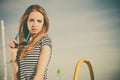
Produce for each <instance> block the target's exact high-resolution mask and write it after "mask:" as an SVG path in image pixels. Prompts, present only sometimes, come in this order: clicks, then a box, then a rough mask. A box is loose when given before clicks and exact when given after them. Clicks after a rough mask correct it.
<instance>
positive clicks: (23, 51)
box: [18, 5, 49, 60]
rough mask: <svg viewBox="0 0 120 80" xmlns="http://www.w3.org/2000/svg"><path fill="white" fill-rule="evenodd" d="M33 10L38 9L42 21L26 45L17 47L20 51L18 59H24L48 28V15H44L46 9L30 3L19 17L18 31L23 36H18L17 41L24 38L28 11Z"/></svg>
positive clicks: (26, 32) (26, 29)
mask: <svg viewBox="0 0 120 80" xmlns="http://www.w3.org/2000/svg"><path fill="white" fill-rule="evenodd" d="M33 11H38V12H40V13H41V14H42V15H43V16H44V23H43V26H42V29H41V31H40V32H38V33H37V34H36V35H35V36H34V37H33V38H32V40H31V41H29V42H28V44H27V45H25V46H24V47H20V48H19V51H18V52H19V53H20V59H21V60H24V57H25V56H26V55H27V54H28V53H29V52H31V51H32V50H33V49H34V48H35V46H36V45H37V43H38V41H39V40H40V39H41V38H42V37H44V36H45V35H47V33H48V29H49V20H48V17H47V15H46V11H45V10H44V9H43V7H41V6H40V5H31V6H29V7H28V8H27V9H26V11H25V13H24V14H23V16H22V17H21V19H20V25H19V31H18V32H19V33H23V35H24V36H19V42H20V41H22V40H23V39H26V37H27V35H28V33H29V30H28V27H27V20H28V17H29V15H30V13H31V12H33Z"/></svg>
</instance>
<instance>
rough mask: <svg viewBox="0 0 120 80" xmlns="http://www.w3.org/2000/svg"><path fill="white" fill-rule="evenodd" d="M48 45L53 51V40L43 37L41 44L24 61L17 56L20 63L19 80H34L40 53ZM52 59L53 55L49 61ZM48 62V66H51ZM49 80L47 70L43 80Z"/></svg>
mask: <svg viewBox="0 0 120 80" xmlns="http://www.w3.org/2000/svg"><path fill="white" fill-rule="evenodd" d="M44 45H48V46H49V47H50V48H51V49H52V45H51V38H50V37H48V36H45V37H43V38H42V39H41V40H40V41H39V42H38V45H37V46H36V47H35V49H34V50H32V51H31V52H30V53H28V54H27V55H26V57H25V58H24V61H21V60H20V55H17V63H18V73H17V77H18V80H32V79H33V77H34V75H35V73H36V69H37V64H38V60H39V57H40V51H41V48H42V46H44ZM50 58H51V54H50V57H49V61H50ZM49 61H48V64H49ZM47 66H48V65H47ZM46 79H47V68H46V69H45V72H44V77H43V80H46Z"/></svg>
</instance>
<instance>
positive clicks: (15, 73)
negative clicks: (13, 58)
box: [12, 62, 18, 80]
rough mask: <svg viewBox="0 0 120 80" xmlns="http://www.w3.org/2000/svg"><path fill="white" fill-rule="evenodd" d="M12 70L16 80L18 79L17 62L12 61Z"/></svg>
mask: <svg viewBox="0 0 120 80" xmlns="http://www.w3.org/2000/svg"><path fill="white" fill-rule="evenodd" d="M12 70H13V77H14V80H18V79H17V72H18V65H17V62H12Z"/></svg>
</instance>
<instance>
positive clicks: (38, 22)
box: [27, 11, 44, 34]
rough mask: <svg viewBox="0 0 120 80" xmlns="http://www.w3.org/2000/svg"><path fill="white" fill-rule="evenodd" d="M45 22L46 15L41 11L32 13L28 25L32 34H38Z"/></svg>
mask: <svg viewBox="0 0 120 80" xmlns="http://www.w3.org/2000/svg"><path fill="white" fill-rule="evenodd" d="M43 24H44V17H43V15H42V14H41V13H40V12H38V11H33V12H31V13H30V15H29V17H28V20H27V26H28V30H29V31H30V33H31V34H36V33H38V32H40V31H41V29H42V26H43Z"/></svg>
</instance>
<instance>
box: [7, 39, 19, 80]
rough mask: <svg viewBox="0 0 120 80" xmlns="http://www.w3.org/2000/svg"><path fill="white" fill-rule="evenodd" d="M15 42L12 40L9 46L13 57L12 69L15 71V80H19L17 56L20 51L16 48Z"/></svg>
mask: <svg viewBox="0 0 120 80" xmlns="http://www.w3.org/2000/svg"><path fill="white" fill-rule="evenodd" d="M14 42H15V40H12V41H11V42H10V44H9V45H8V47H9V49H10V55H11V59H12V62H11V63H12V69H13V76H14V80H17V75H16V74H17V71H18V65H17V62H16V56H17V51H18V49H17V48H14V47H15V44H14Z"/></svg>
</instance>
